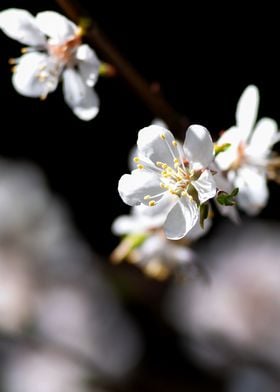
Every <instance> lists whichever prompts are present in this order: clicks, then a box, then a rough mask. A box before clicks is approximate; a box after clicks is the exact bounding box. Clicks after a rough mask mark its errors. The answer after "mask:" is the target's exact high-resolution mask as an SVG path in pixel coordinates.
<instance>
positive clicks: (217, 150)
mask: <svg viewBox="0 0 280 392" xmlns="http://www.w3.org/2000/svg"><path fill="white" fill-rule="evenodd" d="M230 146H231V144H230V143H224V144H220V145H217V144H216V145H215V147H214V152H215V157H216V156H217V155H218V154H220V153H221V152H225V151H227V150H228V149H229V148H230Z"/></svg>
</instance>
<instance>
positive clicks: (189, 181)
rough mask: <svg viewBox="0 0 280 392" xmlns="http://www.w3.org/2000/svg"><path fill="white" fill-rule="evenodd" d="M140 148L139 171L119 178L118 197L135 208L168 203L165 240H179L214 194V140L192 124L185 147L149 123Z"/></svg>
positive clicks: (200, 127)
mask: <svg viewBox="0 0 280 392" xmlns="http://www.w3.org/2000/svg"><path fill="white" fill-rule="evenodd" d="M137 146H138V151H139V157H136V158H135V159H134V160H135V162H136V163H137V166H138V169H137V170H134V171H132V174H130V175H129V174H125V175H123V176H122V177H121V179H120V181H119V187H118V190H119V193H120V196H121V198H122V199H123V201H124V202H125V203H127V204H129V205H131V206H134V205H139V204H144V205H147V206H150V207H153V208H155V206H157V205H158V206H159V208H160V206H161V204H162V203H166V204H167V205H168V208H166V210H165V217H166V219H165V223H164V231H165V233H166V236H167V238H170V239H180V238H182V237H184V236H185V235H186V234H187V233H188V232H189V231H190V230H191V228H192V227H193V226H194V225H195V223H196V222H197V220H198V217H199V206H200V204H202V203H204V202H206V201H207V200H209V199H210V198H213V197H214V196H215V195H216V183H215V181H214V178H213V176H212V173H211V171H210V170H209V169H208V166H209V165H210V163H211V162H212V160H213V155H214V148H213V142H212V139H211V136H210V134H209V132H208V131H207V129H206V128H204V127H202V126H200V125H192V126H191V127H189V128H188V130H187V132H186V139H185V142H184V145H183V147H182V148H181V146H179V144H178V143H177V142H176V140H175V139H174V136H173V135H172V133H171V132H170V131H168V130H167V129H165V128H162V127H160V126H157V125H151V126H149V127H146V128H143V129H142V130H140V131H139V134H138V141H137ZM160 210H161V211H162V209H161V208H160Z"/></svg>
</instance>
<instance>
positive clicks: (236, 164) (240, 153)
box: [230, 142, 246, 170]
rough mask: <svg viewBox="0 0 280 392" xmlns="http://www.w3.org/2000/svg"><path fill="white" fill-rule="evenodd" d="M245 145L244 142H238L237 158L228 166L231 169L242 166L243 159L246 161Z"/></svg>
mask: <svg viewBox="0 0 280 392" xmlns="http://www.w3.org/2000/svg"><path fill="white" fill-rule="evenodd" d="M245 147H246V145H245V143H244V142H240V143H239V145H238V147H237V158H236V159H235V161H234V162H233V163H232V164H231V167H230V168H231V169H232V170H237V169H239V168H240V166H242V165H243V164H244V163H245V161H246V156H245Z"/></svg>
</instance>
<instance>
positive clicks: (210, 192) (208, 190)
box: [192, 170, 217, 203]
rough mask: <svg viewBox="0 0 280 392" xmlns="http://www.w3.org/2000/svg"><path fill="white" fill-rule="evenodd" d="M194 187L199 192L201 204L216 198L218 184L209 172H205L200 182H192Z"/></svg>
mask: <svg viewBox="0 0 280 392" xmlns="http://www.w3.org/2000/svg"><path fill="white" fill-rule="evenodd" d="M192 185H193V186H194V187H195V189H196V190H197V192H198V198H199V201H200V203H204V202H205V201H207V200H209V199H211V198H212V197H215V195H216V188H217V184H216V182H215V180H214V177H213V175H212V174H211V172H210V171H209V170H204V171H203V172H202V174H201V176H200V177H199V179H198V180H196V181H192Z"/></svg>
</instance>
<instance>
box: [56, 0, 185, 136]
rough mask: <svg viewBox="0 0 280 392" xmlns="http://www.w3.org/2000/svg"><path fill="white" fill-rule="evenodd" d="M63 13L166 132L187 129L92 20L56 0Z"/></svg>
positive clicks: (71, 0)
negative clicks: (84, 35) (159, 120)
mask: <svg viewBox="0 0 280 392" xmlns="http://www.w3.org/2000/svg"><path fill="white" fill-rule="evenodd" d="M56 3H57V4H58V5H59V6H60V7H61V8H62V9H63V11H64V13H65V14H66V15H67V16H68V17H69V18H70V19H72V20H73V21H74V22H75V23H76V24H78V25H80V26H82V27H86V36H87V39H88V42H89V43H90V45H91V46H92V47H94V48H96V49H97V50H98V51H99V52H100V53H101V55H102V56H103V58H104V61H108V62H109V63H111V64H112V65H113V66H114V67H115V68H116V69H117V71H118V74H119V75H121V76H122V77H123V78H124V79H125V80H126V82H127V83H128V84H129V86H130V87H131V88H132V89H133V90H134V92H135V93H136V94H137V95H138V96H139V97H140V98H141V99H142V100H143V101H144V103H145V104H146V106H147V107H148V108H149V109H150V110H151V112H152V113H153V114H154V115H155V117H158V118H161V119H162V120H163V121H164V122H165V123H166V124H167V125H168V126H169V128H170V129H171V130H172V131H174V132H175V133H176V134H178V135H180V134H181V132H182V131H185V129H186V127H187V126H188V123H189V122H188V119H187V118H186V117H184V116H182V115H180V114H179V113H177V112H176V111H175V110H174V109H173V107H172V106H171V105H170V104H169V103H168V102H167V101H166V100H165V98H164V97H163V96H162V94H161V93H160V92H159V91H157V92H154V91H153V90H152V88H151V86H150V85H149V83H148V82H147V81H146V80H145V79H144V78H143V77H142V76H141V75H140V74H139V73H138V72H137V71H136V70H135V69H134V68H133V67H132V66H131V64H130V63H129V62H128V61H127V60H126V59H125V58H124V57H123V56H122V55H121V53H120V52H119V51H118V50H117V49H116V48H115V47H114V46H113V45H112V44H111V43H110V41H109V40H108V39H107V38H106V36H105V35H104V33H103V32H102V31H101V30H100V28H99V27H98V26H97V24H96V22H95V21H94V20H93V19H92V16H91V15H89V14H88V12H87V11H86V10H84V9H83V8H82V7H81V6H80V5H79V4H78V2H77V1H75V0H56Z"/></svg>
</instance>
